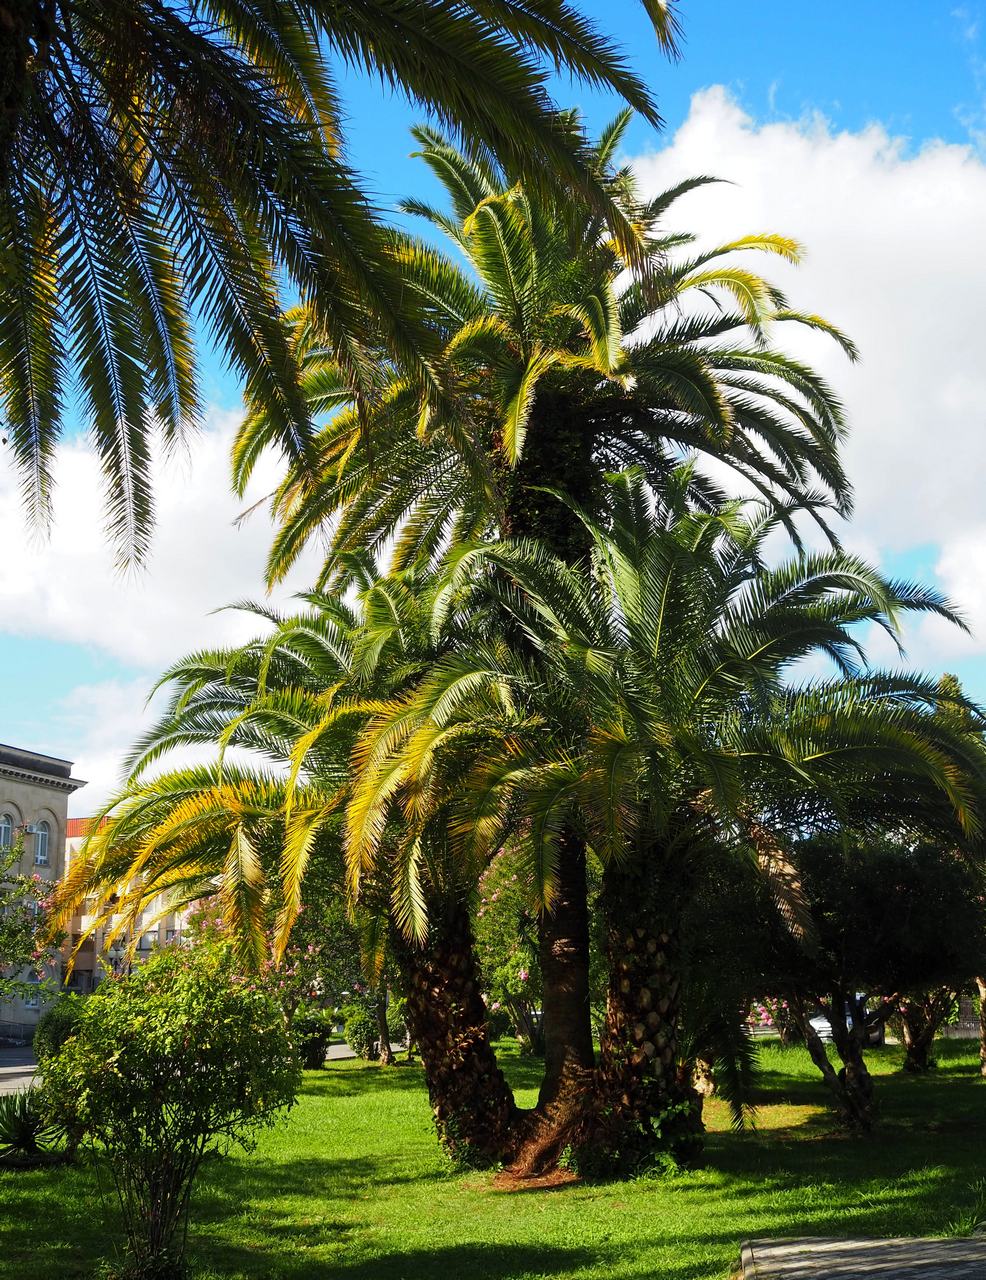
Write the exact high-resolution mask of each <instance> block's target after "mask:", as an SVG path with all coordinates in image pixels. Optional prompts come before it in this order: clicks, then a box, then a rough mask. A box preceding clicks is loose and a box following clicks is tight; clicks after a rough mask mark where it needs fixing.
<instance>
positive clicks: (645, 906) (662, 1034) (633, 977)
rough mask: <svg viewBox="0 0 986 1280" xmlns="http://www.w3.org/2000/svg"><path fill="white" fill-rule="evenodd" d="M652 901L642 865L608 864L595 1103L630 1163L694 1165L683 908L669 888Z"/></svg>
mask: <svg viewBox="0 0 986 1280" xmlns="http://www.w3.org/2000/svg"><path fill="white" fill-rule="evenodd" d="M654 899H655V892H654V887H653V874H652V873H649V872H648V870H647V868H646V867H644V866H643V865H641V866H640V867H639V868H631V869H628V868H626V867H621V868H619V869H616V868H613V867H610V868H609V869H607V871H606V874H605V876H604V879H603V895H602V906H603V911H604V914H605V920H606V959H607V968H608V971H609V989H608V992H607V997H606V1021H605V1023H604V1026H603V1032H602V1036H601V1039H600V1070H599V1095H600V1097H599V1108H600V1116H601V1136H602V1143H603V1146H604V1147H606V1148H608V1153H609V1156H610V1158H611V1160H612V1161H613V1162H614V1164H615V1165H616V1167H617V1168H619V1169H624V1170H629V1169H632V1168H634V1167H638V1166H639V1165H640V1164H641V1162H644V1161H647V1160H650V1159H653V1158H654V1156H655V1155H658V1154H661V1155H664V1156H668V1157H671V1158H672V1159H674V1160H675V1161H676V1162H677V1163H679V1164H683V1163H691V1162H693V1161H694V1160H695V1158H696V1157H697V1155H698V1154H699V1152H700V1150H701V1146H702V1122H701V1103H700V1100H699V1098H698V1096H697V1095H696V1093H695V1090H694V1089H693V1088H692V1086H691V1081H690V1080H682V1079H679V1072H678V1057H679V1054H678V1040H679V1034H680V1019H679V1014H680V992H681V976H682V974H681V971H682V966H681V948H680V942H679V919H678V916H679V913H678V910H677V905H676V904H675V902H674V900H673V897H671V896H670V895H669V897H668V900H667V901H665V902H663V903H661V902H656V901H655V900H654Z"/></svg>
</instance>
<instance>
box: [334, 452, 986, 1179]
mask: <svg viewBox="0 0 986 1280" xmlns="http://www.w3.org/2000/svg"><path fill="white" fill-rule="evenodd" d="M689 479H690V477H689V476H688V475H687V473H686V474H685V475H684V476H683V477H681V479H680V481H679V488H678V495H677V500H672V501H670V502H669V503H667V504H666V505H660V504H659V505H658V507H657V509H656V510H655V508H654V505H653V502H652V499H651V496H650V494H649V493H648V490H647V487H646V485H645V484H644V482H643V480H642V478H641V477H640V476H639V475H632V474H631V475H630V476H626V477H624V478H623V479H622V480H621V481H620V482H619V483H617V484H616V485H615V486H614V487H613V495H612V498H611V502H610V505H611V524H610V525H609V527H603V526H601V525H599V524H598V523H596V522H595V521H593V520H592V519H591V518H590V517H588V516H585V515H582V517H581V518H582V522H583V525H584V527H585V528H586V529H587V531H588V532H589V535H590V536H591V538H592V542H593V552H592V557H591V563H590V564H589V565H588V566H584V567H578V566H577V567H572V566H569V565H567V564H565V562H564V561H563V560H561V559H559V558H557V557H552V556H550V555H548V554H546V552H545V550H544V549H543V548H542V547H540V546H539V545H538V544H534V543H529V544H525V543H521V544H519V545H515V546H511V545H510V544H507V545H505V546H503V547H494V548H493V549H492V550H490V551H489V552H487V553H486V555H487V557H488V559H489V562H490V563H491V564H493V565H495V567H496V570H497V572H498V573H499V574H502V575H505V576H506V577H507V579H508V582H509V583H510V588H509V589H506V590H503V591H502V596H503V598H504V600H505V601H506V602H507V603H508V605H509V607H511V608H512V609H513V610H514V612H515V617H516V620H517V623H518V625H520V626H522V627H524V628H525V629H526V630H527V632H528V636H529V639H530V641H531V643H532V644H533V645H534V646H535V647H536V648H537V649H538V650H539V651H540V653H541V655H542V658H541V660H540V661H539V662H538V664H537V665H536V666H532V665H531V664H529V663H526V662H525V661H521V662H520V663H518V662H517V661H516V660H512V659H510V660H508V661H506V662H503V661H500V662H491V654H490V653H489V652H482V653H478V654H475V655H469V654H466V653H460V654H457V655H456V658H455V661H454V662H452V661H450V662H448V663H446V664H444V665H443V666H442V667H440V668H439V670H438V671H436V672H433V673H431V674H429V676H428V677H427V678H426V679H425V681H424V682H423V684H422V686H421V688H420V689H419V690H416V691H415V692H414V693H413V694H411V695H410V697H408V698H406V699H404V700H401V701H400V702H399V703H398V704H397V706H396V707H395V708H392V709H388V710H387V711H386V712H384V713H381V714H379V715H378V716H377V717H375V719H374V720H371V722H370V724H369V725H368V727H367V728H366V729H364V730H362V731H361V743H362V745H361V746H360V748H359V750H358V758H359V759H361V760H362V761H364V762H365V763H364V767H363V770H362V775H361V777H360V779H359V780H358V784H357V787H356V791H355V794H354V797H353V799H352V800H351V802H350V806H349V816H348V819H347V821H348V824H349V827H350V838H349V843H350V848H349V857H350V859H354V858H358V859H359V860H360V862H361V864H362V865H364V866H372V865H373V853H374V848H375V839H376V838H375V834H374V832H375V830H376V829H377V828H378V826H379V823H380V820H381V818H380V813H381V811H386V809H387V807H388V806H389V805H391V804H398V805H400V806H401V808H402V810H403V811H404V812H411V813H414V812H417V811H418V810H419V809H423V810H424V812H427V807H426V800H427V797H428V796H429V794H431V792H432V791H433V790H434V788H435V782H434V779H435V775H436V773H437V772H439V771H440V770H441V768H442V767H443V764H442V761H443V756H444V754H445V753H446V752H447V753H448V754H449V755H450V756H451V757H452V762H453V763H452V767H453V768H455V769H456V770H457V771H458V773H459V774H460V775H462V772H463V762H462V760H461V759H458V758H457V757H459V756H460V755H461V752H462V745H461V732H462V726H463V724H469V725H470V726H476V725H477V723H482V722H483V720H484V719H485V720H486V721H487V723H486V724H485V726H484V727H485V733H484V735H483V741H484V742H485V743H486V744H489V745H487V746H485V747H484V748H483V749H481V750H480V752H479V753H478V755H477V756H476V757H475V758H474V761H473V763H472V766H471V768H470V771H469V772H468V774H467V775H466V778H467V784H466V785H462V784H461V783H460V786H459V794H460V799H459V803H458V806H457V808H456V809H455V810H453V815H452V825H453V830H455V831H456V832H457V833H458V834H459V838H460V839H461V841H462V842H463V848H464V849H465V851H466V853H467V854H468V856H471V857H473V858H475V857H476V853H475V851H474V850H473V848H472V846H474V845H475V844H476V843H477V842H478V843H479V844H481V845H485V846H486V847H487V848H489V847H495V846H496V844H497V843H498V842H499V841H501V840H502V839H503V831H504V825H503V824H504V822H507V821H509V822H512V823H514V824H516V823H518V822H520V823H522V824H524V825H525V829H526V831H527V840H528V848H529V852H530V859H531V879H532V883H533V885H534V890H535V897H536V905H538V906H547V907H549V908H550V905H551V899H552V896H553V894H555V893H557V892H558V888H557V886H558V885H559V884H563V883H564V875H563V869H564V866H565V858H566V856H567V849H566V842H567V841H568V840H569V839H570V836H569V833H570V832H573V831H574V832H576V833H578V834H579V835H581V837H582V838H583V839H584V840H585V841H586V843H587V844H588V845H589V846H590V847H591V848H592V849H593V850H594V852H595V853H596V854H597V855H598V856H599V857H600V858H601V859H602V861H603V863H604V866H605V872H604V878H603V895H602V910H603V912H604V916H605V923H606V930H607V943H606V946H607V958H608V965H609V974H610V981H609V991H608V997H607V1015H606V1022H605V1026H604V1029H603V1033H602V1037H601V1062H600V1067H599V1074H598V1077H597V1080H596V1091H595V1093H594V1094H593V1095H592V1099H591V1101H592V1106H591V1108H590V1110H589V1114H588V1116H587V1117H585V1118H583V1119H579V1117H578V1114H577V1112H573V1110H572V1109H569V1111H568V1113H567V1114H566V1116H565V1124H564V1125H563V1126H562V1127H561V1128H560V1130H559V1131H558V1132H557V1133H555V1134H554V1135H553V1138H552V1141H551V1142H548V1141H547V1140H546V1139H545V1137H544V1135H543V1134H542V1135H541V1136H540V1138H539V1141H540V1143H541V1145H542V1152H546V1153H550V1150H554V1151H557V1150H558V1149H559V1148H560V1146H561V1145H568V1146H575V1147H579V1146H581V1147H584V1148H586V1149H591V1150H594V1151H595V1152H596V1154H597V1156H598V1155H599V1153H600V1149H601V1150H602V1153H604V1154H606V1155H608V1156H611V1157H612V1159H613V1160H614V1161H615V1162H616V1163H618V1164H620V1165H624V1166H625V1165H632V1164H633V1163H635V1162H636V1161H638V1160H639V1159H640V1158H641V1157H642V1156H644V1155H646V1154H648V1153H650V1152H652V1151H653V1149H654V1148H655V1146H661V1145H664V1146H670V1147H671V1148H672V1149H673V1150H675V1151H677V1152H678V1153H679V1154H680V1153H682V1152H687V1150H688V1149H689V1148H690V1147H691V1146H692V1145H693V1144H694V1142H695V1141H696V1137H697V1135H696V1132H695V1125H694V1119H693V1116H692V1114H691V1113H690V1109H689V1106H688V1098H687V1095H685V1096H683V1095H682V1093H681V1091H680V1086H679V1082H678V1080H677V1078H676V1074H675V1067H676V1063H677V1056H678V1036H679V999H680V990H681V978H682V972H681V960H680V950H681V945H682V940H681V937H680V926H681V917H682V911H683V906H684V904H685V903H687V902H688V900H689V895H690V894H691V892H692V888H693V883H694V876H695V871H696V867H697V866H698V865H700V864H702V863H705V862H707V861H708V859H709V858H713V859H714V858H723V857H750V856H753V857H755V858H756V859H757V861H758V862H759V864H760V865H761V866H762V867H763V869H764V870H765V871H768V872H770V873H771V881H772V884H773V885H774V887H775V889H776V891H777V893H778V895H779V898H780V901H781V903H782V905H783V907H784V909H785V910H786V911H787V912H788V913H793V916H794V919H795V922H796V921H797V912H798V894H797V881H796V876H795V875H793V874H792V870H791V865H790V862H789V858H788V854H787V848H788V845H789V842H790V841H791V840H792V839H793V838H794V837H795V836H797V835H798V834H800V833H802V832H803V831H804V830H805V829H812V828H815V829H818V828H821V827H825V826H828V827H831V826H833V825H836V824H838V823H839V822H841V821H849V822H853V823H855V822H858V821H860V820H862V818H863V817H864V815H865V819H866V821H868V822H871V823H872V822H880V821H884V822H886V821H891V822H896V823H898V824H900V825H901V826H910V827H914V828H917V827H919V826H920V825H921V824H924V826H925V827H926V828H928V829H937V830H938V831H943V830H946V829H948V830H951V831H953V832H954V830H955V829H956V828H957V827H962V826H964V827H965V829H966V830H967V831H969V832H975V831H977V830H978V828H979V824H980V815H981V813H982V811H983V809H982V805H983V800H984V798H986V791H984V784H986V766H984V760H983V753H982V751H981V747H980V744H979V742H978V735H977V734H976V733H974V732H972V731H970V729H969V728H968V727H967V726H965V725H962V724H959V723H957V722H956V720H955V718H954V717H952V718H949V717H947V716H942V715H940V714H937V712H938V710H939V708H940V706H941V703H942V698H943V695H942V692H941V690H940V688H939V687H938V685H937V684H935V683H934V682H930V681H924V680H921V679H919V678H916V677H914V678H909V677H904V676H899V675H894V674H881V673H865V674H864V673H862V672H861V670H860V667H859V660H860V657H861V655H862V650H861V647H860V644H859V641H858V639H857V638H856V637H855V636H854V634H853V628H855V627H857V626H859V624H860V623H864V622H872V623H876V624H877V625H880V626H883V627H884V628H886V629H887V630H888V631H890V633H891V634H895V632H896V626H897V619H898V618H899V616H900V615H901V614H902V613H903V612H905V611H911V610H931V611H933V612H937V613H939V614H942V615H944V616H951V615H950V610H949V609H948V606H947V605H946V603H945V602H944V601H943V600H942V599H941V598H940V597H939V596H938V595H936V594H935V593H934V592H929V591H924V590H921V589H919V588H916V587H913V586H910V585H908V584H906V583H900V582H887V581H884V580H883V579H882V578H881V577H880V576H879V574H877V573H876V572H875V571H874V570H873V569H871V568H870V567H869V566H867V565H866V564H864V563H863V562H861V561H859V560H858V559H857V558H856V557H853V556H849V555H847V554H845V553H842V552H840V551H831V552H827V553H824V554H819V555H813V556H806V557H801V558H799V559H797V560H794V561H792V562H790V563H787V564H782V565H780V566H779V567H777V568H773V569H770V568H768V567H767V566H766V564H765V561H764V540H765V538H766V537H767V535H768V534H769V533H770V532H771V530H772V529H774V528H776V526H777V522H778V517H777V515H776V514H774V513H771V512H769V511H764V510H760V511H757V512H754V513H752V514H751V513H748V512H745V511H744V510H743V509H742V507H741V506H739V505H738V504H733V505H731V506H728V507H726V508H724V509H722V510H720V511H717V512H712V513H707V512H702V511H696V510H695V509H694V508H689V507H688V506H686V505H684V502H683V498H684V495H685V494H686V493H687V491H688V486H689ZM573 518H574V515H573ZM818 653H821V654H826V655H828V656H829V657H830V658H831V659H832V660H833V661H834V662H835V663H836V664H837V666H838V667H839V668H841V674H840V675H839V676H838V677H837V678H834V679H832V680H827V681H817V682H813V683H810V684H807V685H792V686H789V685H788V684H786V683H785V680H786V678H787V677H788V676H789V674H790V672H791V668H792V667H793V666H794V664H796V663H797V662H798V661H800V660H802V659H804V658H805V657H807V656H809V655H811V654H818ZM492 656H496V655H492ZM504 687H507V688H509V689H512V690H513V691H514V692H513V697H512V698H511V699H504V697H503V695H502V694H500V695H499V696H500V699H501V702H503V704H504V705H505V706H507V707H510V706H521V705H522V706H525V707H526V708H527V711H526V720H522V719H521V718H520V717H519V716H518V715H516V714H509V715H505V716H503V717H502V719H501V723H500V725H499V728H497V727H496V726H495V725H494V724H493V723H491V722H489V711H490V707H491V706H492V705H493V691H494V690H502V689H503V688H504ZM463 690H470V691H471V696H470V697H464V696H463V695H462V691H463ZM477 691H486V693H485V696H484V697H483V699H482V700H481V701H480V702H479V703H478V704H477V701H476V698H477ZM955 705H956V706H958V705H959V703H958V702H956V704H955ZM961 705H962V707H963V709H964V710H965V713H966V714H967V715H969V716H971V717H972V719H973V722H974V723H975V724H980V723H981V715H980V713H979V712H978V711H975V709H973V708H971V707H969V706H968V704H966V703H964V701H963V702H962V703H961ZM373 813H376V815H377V817H376V824H374V823H373V822H370V821H367V820H363V821H361V822H360V825H359V828H358V831H357V832H355V833H354V831H353V817H354V814H355V815H356V817H357V819H359V818H360V816H361V815H363V814H373ZM354 835H356V836H358V839H354ZM405 838H406V839H410V838H411V833H408V835H407V836H406V837H405ZM573 1123H574V1130H573V1127H572V1126H573Z"/></svg>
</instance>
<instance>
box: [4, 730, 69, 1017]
mask: <svg viewBox="0 0 986 1280" xmlns="http://www.w3.org/2000/svg"><path fill="white" fill-rule="evenodd" d="M84 785H85V783H84V782H82V781H81V780H80V779H79V778H73V777H72V761H71V760H60V759H58V758H57V757H56V756H46V755H42V754H41V753H40V752H38V751H25V750H23V749H22V748H20V747H10V746H5V745H3V744H2V743H0V848H3V849H10V848H11V847H12V846H13V844H14V841H15V840H16V838H17V836H18V834H19V833H20V832H23V833H24V836H25V839H24V852H23V854H22V856H21V864H20V870H21V871H23V872H25V873H27V874H28V875H33V874H37V875H39V876H40V877H41V878H42V879H43V880H50V881H55V880H57V879H59V878H60V877H61V876H62V875H63V874H64V871H65V837H66V831H67V826H68V816H67V813H68V798H69V796H70V795H71V794H72V792H73V791H77V790H78V788H79V787H82V786H84ZM51 976H52V977H55V978H58V977H60V976H61V970H60V969H58V968H53V969H52V970H51ZM40 1011H41V1001H40V999H39V998H38V996H33V997H28V998H27V999H26V1000H13V1001H10V1002H7V1003H3V1004H0V1036H13V1037H19V1036H28V1035H30V1034H31V1031H32V1030H33V1027H34V1025H35V1023H36V1022H37V1020H38V1017H39V1016H40Z"/></svg>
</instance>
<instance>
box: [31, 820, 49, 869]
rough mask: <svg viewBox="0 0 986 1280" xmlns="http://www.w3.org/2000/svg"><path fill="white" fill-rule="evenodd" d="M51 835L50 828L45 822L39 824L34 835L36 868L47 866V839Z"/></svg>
mask: <svg viewBox="0 0 986 1280" xmlns="http://www.w3.org/2000/svg"><path fill="white" fill-rule="evenodd" d="M50 835H51V827H49V826H48V824H47V822H39V823H38V825H37V829H36V830H35V833H34V865H35V866H36V867H46V866H47V865H48V837H49V836H50Z"/></svg>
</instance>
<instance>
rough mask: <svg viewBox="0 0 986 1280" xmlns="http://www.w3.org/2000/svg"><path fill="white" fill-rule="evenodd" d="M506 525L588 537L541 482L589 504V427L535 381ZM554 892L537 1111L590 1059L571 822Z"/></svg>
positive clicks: (576, 542) (580, 1075)
mask: <svg viewBox="0 0 986 1280" xmlns="http://www.w3.org/2000/svg"><path fill="white" fill-rule="evenodd" d="M501 483H502V488H503V492H504V497H505V508H506V528H505V530H504V531H505V532H506V533H508V534H510V535H513V536H515V537H534V538H538V539H540V541H541V542H543V543H544V544H545V545H546V546H547V547H548V548H549V549H550V550H551V551H552V552H553V553H554V554H555V555H557V556H559V557H560V558H561V559H562V560H564V561H566V563H568V564H574V563H575V562H576V561H578V560H580V559H582V558H584V557H585V556H586V554H587V553H588V550H589V547H590V545H591V540H590V537H589V535H588V533H587V531H586V529H585V528H584V526H583V525H582V523H581V522H580V521H579V520H578V519H577V518H576V517H575V515H574V514H573V513H572V511H571V510H570V509H569V507H567V506H566V505H565V504H564V503H563V502H561V501H559V499H558V498H556V497H554V496H553V495H552V494H551V493H546V492H545V489H556V490H558V491H559V492H560V493H564V494H565V495H566V496H567V497H569V498H571V499H572V500H573V501H575V502H577V503H578V504H579V505H580V506H581V507H582V508H583V509H584V510H588V511H592V510H593V509H594V506H595V498H596V491H597V488H598V484H599V479H598V468H597V467H596V465H595V463H594V460H593V456H592V437H591V432H588V431H587V430H586V429H585V423H584V422H583V421H582V420H581V419H580V416H579V414H578V412H577V411H576V410H575V409H574V408H573V405H572V404H571V402H570V401H569V399H568V398H567V397H566V396H565V395H564V394H563V393H561V392H558V391H552V390H550V389H548V388H547V387H546V386H544V385H543V384H542V386H540V387H539V388H538V391H537V397H536V400H535V404H534V408H533V410H532V414H531V421H530V425H529V428H528V436H527V444H526V447H525V450H524V453H523V457H522V458H521V461H520V463H519V464H518V466H517V467H516V468H515V469H514V470H513V471H511V472H506V471H505V472H504V474H503V476H502V478H501ZM558 854H559V857H558V863H559V866H558V882H559V884H558V888H559V892H558V896H557V899H556V901H555V903H554V905H553V908H552V910H551V911H550V912H544V913H542V915H541V918H540V920H539V922H538V946H539V955H540V961H541V969H542V978H543V990H544V1002H543V1016H542V1021H541V1030H542V1033H543V1040H544V1078H543V1081H542V1086H541V1090H540V1093H539V1096H538V1107H539V1110H541V1111H542V1112H543V1113H546V1112H547V1111H548V1110H549V1109H552V1108H554V1107H555V1106H556V1104H558V1103H559V1102H560V1101H561V1100H562V1099H563V1098H564V1097H565V1095H566V1092H567V1091H568V1089H569V1086H574V1085H575V1083H576V1082H580V1081H582V1080H584V1078H585V1076H586V1073H588V1072H591V1071H592V1069H593V1067H594V1065H595V1053H594V1041H593V1034H592V1019H591V1016H590V1004H589V919H588V887H587V884H586V867H585V859H586V849H585V841H584V840H583V839H582V837H581V835H580V834H579V833H578V831H577V830H575V828H574V827H571V826H570V827H567V828H566V829H565V830H563V831H562V834H561V837H560V839H559V849H558Z"/></svg>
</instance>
